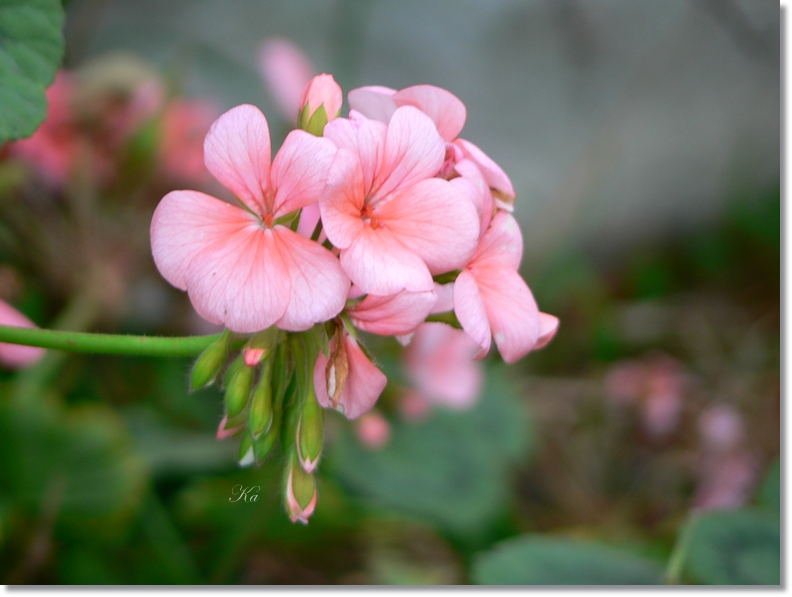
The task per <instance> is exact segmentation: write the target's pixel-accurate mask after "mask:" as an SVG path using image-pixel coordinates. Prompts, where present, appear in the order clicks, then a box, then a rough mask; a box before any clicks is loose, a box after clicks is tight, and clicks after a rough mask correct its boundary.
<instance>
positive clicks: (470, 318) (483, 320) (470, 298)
mask: <svg viewBox="0 0 792 597" xmlns="http://www.w3.org/2000/svg"><path fill="white" fill-rule="evenodd" d="M454 313H456V316H457V319H458V320H459V323H460V324H461V325H462V329H463V330H465V333H466V334H467V335H468V336H470V338H471V339H472V340H473V341H474V342H475V343H476V344H478V345H479V346H480V347H481V350H480V351H479V354H478V355H477V357H478V358H481V357H483V356H484V355H486V354H487V353H488V352H489V349H490V344H491V343H492V331H491V328H490V324H489V320H488V319H487V309H486V307H485V306H484V299H483V298H482V296H481V293H480V292H479V287H478V284H477V283H476V279H475V278H474V277H473V274H471V273H470V272H469V271H467V270H462V272H460V274H459V276H458V277H457V279H456V282H454Z"/></svg>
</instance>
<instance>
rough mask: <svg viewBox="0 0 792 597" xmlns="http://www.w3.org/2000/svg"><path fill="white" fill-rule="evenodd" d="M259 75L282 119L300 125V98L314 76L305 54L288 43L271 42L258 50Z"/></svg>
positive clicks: (271, 40)
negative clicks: (281, 114) (298, 120)
mask: <svg viewBox="0 0 792 597" xmlns="http://www.w3.org/2000/svg"><path fill="white" fill-rule="evenodd" d="M259 72H260V73H261V76H262V77H263V79H264V82H265V83H266V84H267V87H269V90H270V93H271V94H272V97H273V98H274V99H275V103H276V104H277V106H278V108H280V110H281V112H282V113H283V115H284V116H285V117H286V118H287V119H289V120H290V121H291V122H297V117H298V112H299V109H300V96H301V94H302V91H303V89H304V88H305V85H306V84H307V83H308V81H309V80H310V79H311V77H312V76H313V74H314V70H313V67H312V66H311V62H310V60H309V59H308V57H307V56H306V55H305V53H304V52H303V51H302V50H300V48H298V47H297V46H296V45H295V44H293V43H292V42H290V41H289V40H288V39H283V38H274V39H270V40H269V41H267V42H266V43H264V44H263V45H262V46H261V49H260V50H259Z"/></svg>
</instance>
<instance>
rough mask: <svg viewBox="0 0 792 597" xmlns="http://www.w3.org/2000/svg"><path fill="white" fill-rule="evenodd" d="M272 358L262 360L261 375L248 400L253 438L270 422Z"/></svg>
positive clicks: (264, 429)
mask: <svg viewBox="0 0 792 597" xmlns="http://www.w3.org/2000/svg"><path fill="white" fill-rule="evenodd" d="M273 364H274V359H272V358H269V359H267V360H265V361H264V365H263V366H262V369H261V377H260V379H259V382H258V385H256V389H255V390H254V391H253V397H252V398H251V400H250V409H249V412H248V427H249V429H250V433H251V434H253V439H258V437H259V436H260V435H261V434H263V433H266V432H267V430H268V429H269V428H270V425H271V424H272V367H273Z"/></svg>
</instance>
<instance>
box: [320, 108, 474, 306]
mask: <svg viewBox="0 0 792 597" xmlns="http://www.w3.org/2000/svg"><path fill="white" fill-rule="evenodd" d="M350 116H351V117H350V118H349V119H345V118H339V119H336V120H334V121H333V122H331V123H329V124H328V125H327V126H326V127H325V130H324V134H325V137H326V138H329V139H331V140H332V141H333V142H335V144H336V145H337V146H338V147H339V150H338V152H337V153H336V157H335V159H334V161H333V166H332V168H331V170H330V174H329V177H328V182H327V187H326V189H325V192H324V194H323V195H322V198H321V200H320V203H319V207H320V209H321V212H322V221H323V223H324V230H325V232H326V233H327V237H328V238H329V239H330V241H331V242H332V243H333V245H334V246H336V247H338V248H339V249H341V266H342V267H343V268H344V271H345V272H346V273H347V274H348V275H349V277H350V278H352V281H353V282H354V283H355V284H356V285H357V286H359V287H360V288H361V290H362V291H364V292H367V293H372V294H376V295H380V296H387V295H391V294H396V293H397V292H399V291H401V290H409V291H413V292H416V291H418V292H420V291H428V290H432V288H433V286H434V283H433V281H432V276H433V275H435V274H438V273H443V272H447V271H451V270H454V269H456V268H458V267H461V266H462V265H463V264H464V263H466V262H467V261H468V259H469V258H470V255H471V254H472V253H473V250H474V248H475V244H476V239H477V237H478V231H479V218H478V216H477V214H476V210H475V207H474V206H473V204H472V203H471V201H470V199H469V197H468V195H467V194H466V193H465V192H463V191H460V190H459V188H458V187H457V186H455V185H453V184H451V183H450V182H448V181H445V180H441V179H438V178H430V177H432V176H434V174H435V173H436V172H437V171H438V169H439V168H440V166H441V165H442V162H443V156H444V154H445V151H444V144H443V140H442V139H441V138H440V136H439V135H438V133H437V130H436V128H435V126H434V124H433V123H432V122H431V120H429V118H428V117H427V116H426V115H425V114H423V113H421V112H420V111H419V110H417V109H415V108H412V107H409V106H408V107H404V108H399V109H397V110H396V111H395V112H394V114H393V116H392V118H391V120H390V122H389V124H388V125H387V126H386V125H384V124H383V123H380V122H377V121H373V120H368V119H366V118H365V117H363V116H362V115H360V114H357V113H356V112H354V111H353V112H352V113H351V115H350Z"/></svg>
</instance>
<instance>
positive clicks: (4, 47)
mask: <svg viewBox="0 0 792 597" xmlns="http://www.w3.org/2000/svg"><path fill="white" fill-rule="evenodd" d="M62 28H63V7H62V6H61V3H60V0H0V144H2V143H3V142H5V141H7V140H9V139H19V138H22V137H28V136H30V135H32V134H33V131H35V130H36V127H38V125H39V124H41V122H42V121H43V120H44V117H45V116H46V114H47V98H46V96H45V94H44V91H45V89H46V88H47V86H48V85H49V84H50V83H52V81H53V79H54V77H55V72H56V71H57V70H58V67H59V66H60V63H61V59H62V57H63V33H62Z"/></svg>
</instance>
